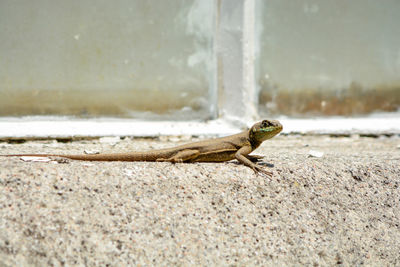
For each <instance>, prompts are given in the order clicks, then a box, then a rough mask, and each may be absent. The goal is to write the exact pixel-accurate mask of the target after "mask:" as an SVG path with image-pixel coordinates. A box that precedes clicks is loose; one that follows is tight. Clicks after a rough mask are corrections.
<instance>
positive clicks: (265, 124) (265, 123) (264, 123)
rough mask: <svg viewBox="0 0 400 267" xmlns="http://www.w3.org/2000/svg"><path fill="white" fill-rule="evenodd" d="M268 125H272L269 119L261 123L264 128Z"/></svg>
mask: <svg viewBox="0 0 400 267" xmlns="http://www.w3.org/2000/svg"><path fill="white" fill-rule="evenodd" d="M268 126H270V123H269V121H267V120H265V121H262V123H261V127H262V128H266V127H268Z"/></svg>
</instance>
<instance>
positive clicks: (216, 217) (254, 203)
mask: <svg viewBox="0 0 400 267" xmlns="http://www.w3.org/2000/svg"><path fill="white" fill-rule="evenodd" d="M186 139H188V138H186ZM187 141H188V140H184V141H182V140H180V139H179V138H171V139H169V140H168V138H164V139H163V140H162V141H157V140H151V139H147V140H146V139H133V140H132V139H124V140H118V139H117V140H115V139H103V140H102V141H98V140H94V141H79V142H78V141H77V142H72V143H57V142H54V141H33V142H26V143H23V144H7V143H0V154H6V153H21V152H26V153H32V152H41V153H45V152H49V153H82V152H83V150H85V149H86V150H90V151H100V152H110V151H115V152H122V151H129V150H145V149H147V148H161V147H167V146H171V145H176V144H181V143H183V142H187ZM399 145H400V139H399V138H398V137H390V138H386V137H382V138H363V137H358V136H352V137H343V138H330V137H327V136H286V137H285V136H279V137H277V138H274V139H273V140H270V141H267V142H265V143H264V144H263V145H262V147H261V148H260V149H258V150H257V151H256V153H255V154H262V155H265V156H266V158H265V159H264V160H263V161H262V164H264V165H271V169H272V170H273V172H274V176H273V177H272V178H267V177H265V176H261V175H255V174H254V173H253V171H252V170H250V169H249V168H247V167H244V166H242V165H238V164H237V163H236V162H234V161H233V162H229V163H219V164H214V163H196V164H175V165H173V164H169V163H145V162H134V163H130V162H79V161H70V162H67V163H56V162H54V161H51V162H24V161H22V160H21V159H20V158H18V157H15V158H4V157H0V266H46V265H50V266H52V265H54V266H62V265H67V266H106V265H109V266H124V265H129V264H131V265H145V266H149V265H157V266H160V265H164V266H167V265H169V266H170V265H183V266H198V265H203V266H227V265H234V266H248V265H259V266H275V265H277V264H279V265H313V266H320V265H322V266H326V265H328V266H332V265H338V264H343V265H344V266H355V265H364V264H365V265H374V266H396V265H397V266H399V265H400V254H399V251H400V187H399V186H400V169H399V166H400V146H399ZM310 151H311V152H310ZM315 152H318V153H315ZM312 155H314V157H313V156H312ZM315 156H316V157H315Z"/></svg>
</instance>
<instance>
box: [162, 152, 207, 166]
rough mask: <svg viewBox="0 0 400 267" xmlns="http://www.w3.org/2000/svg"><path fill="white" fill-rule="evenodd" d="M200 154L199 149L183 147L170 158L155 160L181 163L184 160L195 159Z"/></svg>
mask: <svg viewBox="0 0 400 267" xmlns="http://www.w3.org/2000/svg"><path fill="white" fill-rule="evenodd" d="M199 154H200V151H198V150H194V149H185V150H182V151H179V152H177V153H176V154H175V155H173V156H172V157H170V158H167V159H163V158H160V159H157V160H156V161H163V162H172V163H181V162H186V161H191V160H193V159H195V158H196V157H197V156H198V155H199Z"/></svg>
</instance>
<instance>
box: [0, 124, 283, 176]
mask: <svg viewBox="0 0 400 267" xmlns="http://www.w3.org/2000/svg"><path fill="white" fill-rule="evenodd" d="M280 131H282V125H281V124H280V123H279V121H276V120H263V121H261V122H258V123H256V124H254V125H253V126H252V127H251V128H250V129H248V130H246V131H244V132H241V133H238V134H235V135H230V136H226V137H221V138H216V139H210V140H205V141H199V142H194V143H189V144H185V145H180V146H177V147H173V148H166V149H157V150H151V151H147V152H128V153H116V154H93V155H59V154H12V155H1V156H35V157H61V158H67V159H73V160H85V161H167V162H172V163H177V162H223V161H229V160H232V159H237V160H238V161H239V162H241V163H243V164H244V165H246V166H248V167H250V168H252V169H253V170H254V171H255V172H256V173H257V172H261V173H264V174H266V175H269V176H271V175H272V172H270V171H268V170H265V169H263V168H261V167H260V166H259V165H257V164H255V163H254V162H256V161H257V160H259V159H261V158H263V157H262V156H257V155H249V154H250V153H251V152H252V151H253V150H255V149H256V148H257V147H259V146H260V145H261V143H262V142H263V141H265V140H267V139H270V138H272V137H274V136H275V135H277V134H278V133H279V132H280Z"/></svg>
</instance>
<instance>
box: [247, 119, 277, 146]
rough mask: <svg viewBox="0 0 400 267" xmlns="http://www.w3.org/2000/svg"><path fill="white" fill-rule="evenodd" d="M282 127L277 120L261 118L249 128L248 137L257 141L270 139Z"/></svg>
mask: <svg viewBox="0 0 400 267" xmlns="http://www.w3.org/2000/svg"><path fill="white" fill-rule="evenodd" d="M282 129H283V127H282V124H280V122H279V121H277V120H263V121H260V122H257V123H256V124H254V125H253V126H252V127H251V128H250V130H249V136H250V139H252V140H256V141H259V142H262V141H265V140H267V139H270V138H272V137H274V136H275V135H277V134H278V133H280V132H281V131H282Z"/></svg>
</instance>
